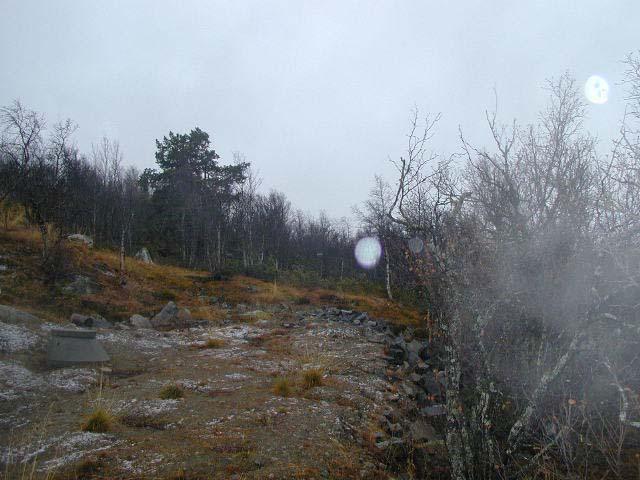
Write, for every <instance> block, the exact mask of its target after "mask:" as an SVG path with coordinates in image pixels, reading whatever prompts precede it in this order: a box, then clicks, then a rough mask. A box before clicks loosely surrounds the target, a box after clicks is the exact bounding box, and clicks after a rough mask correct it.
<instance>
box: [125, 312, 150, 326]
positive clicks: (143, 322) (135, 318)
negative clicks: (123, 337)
mask: <svg viewBox="0 0 640 480" xmlns="http://www.w3.org/2000/svg"><path fill="white" fill-rule="evenodd" d="M129 323H130V324H131V326H132V327H135V328H153V325H152V324H151V322H150V321H149V319H148V318H147V317H143V316H142V315H138V314H137V313H136V314H135V315H132V316H131V318H130V319H129Z"/></svg>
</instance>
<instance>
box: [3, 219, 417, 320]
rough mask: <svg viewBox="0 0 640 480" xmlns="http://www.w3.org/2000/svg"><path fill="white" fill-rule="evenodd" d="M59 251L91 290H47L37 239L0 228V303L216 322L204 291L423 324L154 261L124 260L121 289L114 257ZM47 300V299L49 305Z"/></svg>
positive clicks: (347, 297)
mask: <svg viewBox="0 0 640 480" xmlns="http://www.w3.org/2000/svg"><path fill="white" fill-rule="evenodd" d="M65 245H67V256H68V258H67V259H66V261H65V264H66V265H67V269H68V270H69V271H71V272H74V273H78V274H82V275H87V276H89V277H91V278H92V279H93V280H94V281H95V282H96V283H97V284H98V286H99V291H98V292H96V293H94V294H91V295H83V296H81V297H80V296H69V295H60V294H59V292H58V291H52V285H48V284H46V283H44V281H43V280H42V272H41V270H40V235H39V233H38V232H37V231H36V230H34V229H27V228H22V227H20V228H18V227H15V228H10V229H9V230H5V229H0V251H4V252H7V253H9V254H11V256H12V258H14V259H16V262H17V265H15V267H16V274H15V275H14V276H13V277H12V283H11V284H10V285H8V286H7V285H5V286H4V288H3V290H2V293H1V294H0V303H11V304H13V305H16V306H24V307H26V308H31V309H33V310H36V311H37V310H38V307H40V306H42V307H46V308H43V310H46V313H45V316H46V318H47V319H48V320H52V321H56V320H63V319H65V318H68V315H69V314H70V313H73V312H74V311H79V310H82V311H87V310H89V311H92V310H93V311H95V313H100V314H102V315H104V316H108V317H110V318H111V319H114V320H118V319H120V320H124V319H127V318H128V317H130V316H131V315H133V314H135V313H138V314H142V315H146V316H152V315H154V314H156V313H157V312H158V311H159V309H160V308H161V307H162V304H163V302H166V301H167V299H169V298H170V299H172V300H173V301H175V302H176V303H177V304H179V305H180V306H184V307H187V308H189V309H190V310H191V313H192V315H193V316H194V317H195V318H197V319H207V320H221V319H223V318H224V317H225V315H226V313H225V311H224V310H223V309H222V308H219V307H218V306H217V305H211V304H210V303H209V302H208V301H207V300H206V299H201V298H200V294H202V293H204V294H205V296H206V295H214V296H217V297H219V298H222V299H224V301H225V302H226V303H229V304H232V305H233V304H237V303H246V304H276V303H290V304H292V305H296V304H298V305H300V304H302V305H308V306H309V307H317V306H325V305H327V304H330V305H334V306H337V307H341V308H348V309H354V310H364V311H367V312H369V314H370V315H372V316H373V317H381V318H385V319H387V320H391V321H393V322H396V323H402V324H413V325H418V324H420V323H421V322H423V321H424V319H423V317H422V316H421V315H420V314H419V313H418V312H417V311H416V310H415V309H412V308H408V307H406V306H403V305H400V304H397V303H395V302H390V301H388V300H386V299H385V298H382V297H378V296H375V295H372V294H356V293H347V292H337V291H332V290H327V289H321V288H306V287H295V286H290V285H282V284H279V285H277V286H275V285H274V284H273V283H270V282H264V281H261V280H258V279H255V278H250V277H246V276H243V275H236V276H233V277H232V278H230V279H228V280H212V278H211V275H210V273H209V272H205V271H200V270H188V269H185V268H181V267H176V266H172V265H162V264H159V263H155V264H145V263H143V262H140V261H138V260H136V259H134V258H131V257H127V258H126V260H125V269H126V279H127V283H126V285H125V286H124V287H122V286H121V285H120V282H119V275H118V274H119V272H118V269H119V256H118V252H116V251H110V250H100V249H89V248H87V247H86V246H84V245H81V244H70V243H65ZM160 292H161V293H160ZM159 296H162V297H163V298H159ZM52 298H55V303H54V304H52V302H51V299H52ZM301 299H303V300H301ZM34 313H35V312H34Z"/></svg>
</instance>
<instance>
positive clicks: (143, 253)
mask: <svg viewBox="0 0 640 480" xmlns="http://www.w3.org/2000/svg"><path fill="white" fill-rule="evenodd" d="M136 258H137V259H138V260H140V261H141V262H143V263H153V260H152V259H151V254H150V253H149V250H148V249H147V247H142V248H141V249H140V250H138V253H136Z"/></svg>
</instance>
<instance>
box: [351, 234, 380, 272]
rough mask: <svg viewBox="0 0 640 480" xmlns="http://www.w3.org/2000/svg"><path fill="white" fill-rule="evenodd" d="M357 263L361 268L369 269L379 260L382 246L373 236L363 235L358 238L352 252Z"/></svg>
mask: <svg viewBox="0 0 640 480" xmlns="http://www.w3.org/2000/svg"><path fill="white" fill-rule="evenodd" d="M354 254H355V256H356V261H357V262H358V265H360V266H361V267H362V268H366V269H371V268H373V267H375V266H376V265H377V264H378V262H379V261H380V256H381V255H382V246H381V245H380V241H379V240H378V239H377V238H375V237H364V238H361V239H360V240H358V243H356V248H355V252H354Z"/></svg>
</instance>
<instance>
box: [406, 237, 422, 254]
mask: <svg viewBox="0 0 640 480" xmlns="http://www.w3.org/2000/svg"><path fill="white" fill-rule="evenodd" d="M407 245H408V246H409V250H411V251H412V252H413V253H415V254H418V253H420V252H422V250H423V249H424V242H423V241H422V239H420V238H418V237H413V238H412V239H410V240H409V241H408V242H407Z"/></svg>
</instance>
